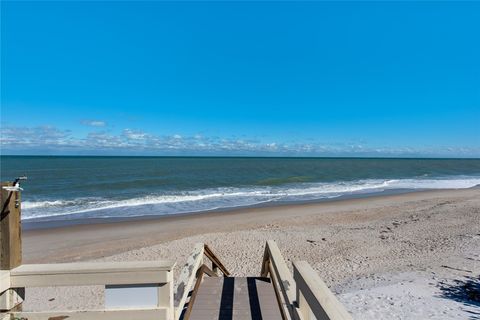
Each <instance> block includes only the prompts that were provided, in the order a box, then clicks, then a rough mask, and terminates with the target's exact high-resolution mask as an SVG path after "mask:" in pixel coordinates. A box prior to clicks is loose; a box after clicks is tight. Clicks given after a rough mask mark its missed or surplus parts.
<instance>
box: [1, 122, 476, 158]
mask: <svg viewBox="0 0 480 320" xmlns="http://www.w3.org/2000/svg"><path fill="white" fill-rule="evenodd" d="M89 121H90V120H89ZM90 122H92V123H89V124H87V125H89V126H93V127H104V126H105V125H106V123H105V122H103V121H97V120H91V121H90ZM100 123H102V124H100ZM0 146H1V151H2V154H38V155H61V154H65V155H76V154H78V155H85V154H89V155H219V156H229V155H232V156H242V155H244V156H373V157H374V156H379V157H397V156H398V157H415V156H425V157H480V147H455V146H435V147H428V146H427V147H424V148H411V147H388V146H369V145H368V144H365V143H362V144H360V143H340V142H339V143H333V144H332V143H330V144H323V143H320V142H315V143H302V142H298V143H283V142H276V141H271V142H263V141H260V140H257V139H238V138H235V137H230V138H222V137H214V136H211V137H208V136H203V135H199V134H197V135H194V136H183V135H180V134H178V133H175V134H171V135H163V136H160V135H155V134H151V133H148V132H144V131H141V130H135V129H130V128H125V129H123V130H122V131H121V132H120V133H117V134H115V133H112V132H110V131H108V130H97V131H91V132H89V133H87V134H86V135H85V136H82V137H78V136H75V135H74V134H73V133H72V131H70V130H62V129H59V128H57V127H54V126H37V127H15V126H2V127H1V128H0Z"/></svg>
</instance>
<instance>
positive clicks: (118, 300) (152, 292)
mask: <svg viewBox="0 0 480 320" xmlns="http://www.w3.org/2000/svg"><path fill="white" fill-rule="evenodd" d="M157 304H158V284H156V283H154V284H144V285H126V286H125V285H123V286H106V287H105V309H108V310H111V309H129V308H136V309H153V308H156V307H158V305H157Z"/></svg>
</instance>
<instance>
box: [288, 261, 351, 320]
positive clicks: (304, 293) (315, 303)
mask: <svg viewBox="0 0 480 320" xmlns="http://www.w3.org/2000/svg"><path fill="white" fill-rule="evenodd" d="M293 277H294V279H295V282H296V285H297V290H296V293H297V298H296V300H297V303H298V309H297V311H298V316H299V318H301V319H311V315H312V314H313V315H314V316H315V319H317V320H352V317H351V315H350V314H349V313H348V312H347V310H345V308H344V307H343V305H342V304H341V303H340V302H339V301H338V300H337V298H336V297H335V295H334V294H333V293H332V291H330V289H329V288H328V287H327V286H326V285H325V283H324V282H323V281H322V279H320V277H319V276H318V274H317V272H315V270H313V268H312V267H311V266H310V265H309V264H308V263H307V262H306V261H298V262H294V263H293Z"/></svg>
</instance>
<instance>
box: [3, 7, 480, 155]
mask: <svg viewBox="0 0 480 320" xmlns="http://www.w3.org/2000/svg"><path fill="white" fill-rule="evenodd" d="M1 18H2V19H1V20H2V21H1V24H2V25H1V26H2V30H1V36H2V38H1V45H2V47H1V49H2V54H1V80H2V83H1V85H2V86H1V106H2V108H1V116H2V118H1V131H2V132H1V139H2V152H3V153H4V154H111V155H115V154H118V155H129V154H131V155H143V154H144V155H175V154H179V155H203V154H204V155H273V156H275V155H301V156H339V155H340V156H452V157H479V156H480V133H479V129H478V126H479V124H480V58H479V57H480V39H479V37H480V2H476V3H475V2H463V3H459V2H439V3H435V2H424V3H416V2H381V3H374V2H368V3H362V2H278V3H275V2H260V3H256V2H244V3H237V2H210V3H201V2H194V3H187V2H118V3H115V2H67V1H65V2H4V1H2V12H1Z"/></svg>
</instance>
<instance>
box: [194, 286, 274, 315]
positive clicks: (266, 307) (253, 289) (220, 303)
mask: <svg viewBox="0 0 480 320" xmlns="http://www.w3.org/2000/svg"><path fill="white" fill-rule="evenodd" d="M215 319H218V320H232V319H235V320H280V319H282V316H281V314H280V309H279V305H278V301H277V297H276V295H275V289H274V288H273V285H272V283H271V282H270V279H269V278H262V277H225V278H224V277H205V278H203V281H202V283H201V284H200V287H199V289H198V293H197V296H196V298H195V302H194V305H193V308H192V313H191V315H190V320H215Z"/></svg>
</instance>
